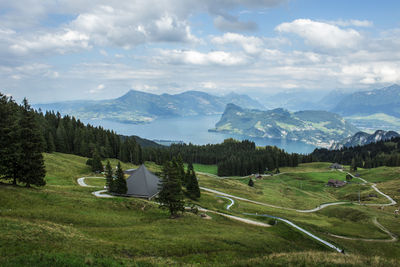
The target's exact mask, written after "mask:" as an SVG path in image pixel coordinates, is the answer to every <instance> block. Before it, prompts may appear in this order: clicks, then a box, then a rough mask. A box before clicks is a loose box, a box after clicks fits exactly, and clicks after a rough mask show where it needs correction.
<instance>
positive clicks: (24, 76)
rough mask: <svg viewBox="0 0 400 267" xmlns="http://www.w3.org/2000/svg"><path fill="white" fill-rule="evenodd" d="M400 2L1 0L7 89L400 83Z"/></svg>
mask: <svg viewBox="0 0 400 267" xmlns="http://www.w3.org/2000/svg"><path fill="white" fill-rule="evenodd" d="M399 12H400V1H397V0H393V1H389V0H380V1H377V0H374V1H372V0H335V1H322V0H127V1H120V0H98V1H95V0H53V1H51V0H15V1H8V0H0V81H1V83H0V84H1V85H0V92H2V93H5V94H9V95H12V96H13V97H14V98H16V99H17V100H20V99H21V98H22V97H24V96H26V97H28V99H30V101H31V102H33V103H38V102H41V103H44V102H51V101H59V100H73V99H106V98H113V97H117V96H120V95H122V94H123V93H125V92H127V91H128V90H130V89H136V90H141V91H146V92H151V93H178V92H182V91H186V90H201V91H206V92H211V93H215V94H224V93H228V92H231V91H234V92H238V93H248V94H250V95H255V94H260V95H261V94H266V93H272V92H280V91H288V90H303V89H311V90H325V91H329V90H332V89H342V90H354V89H366V88H378V87H382V86H385V85H390V84H393V83H400V49H399V48H400V17H399Z"/></svg>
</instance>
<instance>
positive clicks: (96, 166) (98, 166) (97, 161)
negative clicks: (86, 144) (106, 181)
mask: <svg viewBox="0 0 400 267" xmlns="http://www.w3.org/2000/svg"><path fill="white" fill-rule="evenodd" d="M91 164H92V171H93V172H103V171H104V169H103V164H102V163H101V158H100V154H99V152H98V151H97V149H95V150H94V152H93V158H92V162H91Z"/></svg>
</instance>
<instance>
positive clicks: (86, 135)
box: [0, 93, 143, 186]
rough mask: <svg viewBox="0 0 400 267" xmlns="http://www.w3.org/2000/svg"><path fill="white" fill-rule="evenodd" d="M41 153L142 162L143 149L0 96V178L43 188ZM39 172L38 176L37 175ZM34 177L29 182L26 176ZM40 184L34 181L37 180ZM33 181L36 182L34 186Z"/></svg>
mask: <svg viewBox="0 0 400 267" xmlns="http://www.w3.org/2000/svg"><path fill="white" fill-rule="evenodd" d="M42 152H48V153H52V152H62V153H68V154H75V155H79V156H85V157H89V158H91V157H92V156H93V155H94V154H99V155H100V156H101V157H102V158H116V159H119V160H121V161H124V162H131V163H134V164H140V163H142V162H143V158H142V148H141V146H140V145H139V144H138V143H137V142H136V139H135V137H126V136H120V135H117V134H116V133H115V132H113V131H110V130H105V129H103V128H101V127H93V126H91V125H85V124H83V123H82V122H81V121H80V120H76V119H75V118H74V117H70V116H63V117H62V116H61V115H60V113H54V112H46V113H45V114H43V113H42V112H41V111H35V110H34V109H32V108H31V107H30V105H29V104H28V101H27V100H26V99H24V101H23V104H22V105H18V104H17V103H16V102H15V101H14V100H13V99H12V98H11V97H7V96H5V95H2V94H1V93H0V178H2V179H12V180H13V183H14V184H15V183H16V182H17V181H19V182H25V183H26V184H27V185H28V186H29V185H30V184H36V185H43V183H44V181H43V177H44V175H45V170H44V167H43V158H42V156H41V153H42ZM35 173H36V174H35ZM30 175H31V176H32V179H31V180H30V182H26V181H24V179H25V178H24V177H28V176H30ZM33 176H35V177H42V178H38V179H39V181H35V179H36V178H35V179H34V177H33ZM32 182H33V183H32Z"/></svg>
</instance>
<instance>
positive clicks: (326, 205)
mask: <svg viewBox="0 0 400 267" xmlns="http://www.w3.org/2000/svg"><path fill="white" fill-rule="evenodd" d="M200 189H202V190H204V191H207V192H210V193H213V194H217V195H220V196H224V197H228V198H233V199H237V200H242V201H246V202H249V203H253V204H257V205H261V206H266V207H271V208H276V209H282V210H291V211H296V212H303V213H311V212H316V211H319V210H321V209H323V208H326V207H329V206H334V205H343V204H349V203H351V202H334V203H326V204H321V205H319V206H318V207H316V208H314V209H309V210H297V209H293V208H287V207H281V206H276V205H272V204H267V203H263V202H259V201H254V200H251V199H247V198H243V197H238V196H234V195H230V194H227V193H224V192H221V191H218V190H214V189H210V188H207V187H203V186H200Z"/></svg>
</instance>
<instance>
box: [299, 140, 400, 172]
mask: <svg viewBox="0 0 400 267" xmlns="http://www.w3.org/2000/svg"><path fill="white" fill-rule="evenodd" d="M302 161H303V162H312V161H314V162H315V161H326V162H337V163H340V164H344V165H350V166H351V167H352V168H353V169H354V167H355V168H357V167H359V168H360V167H361V168H376V167H380V166H389V167H394V166H400V138H398V137H397V138H393V139H391V140H388V141H379V142H376V143H371V144H367V145H364V146H355V147H349V148H346V147H345V148H342V149H340V150H328V149H324V148H319V149H315V150H314V151H313V152H312V153H311V154H310V155H308V156H305V157H303V160H302Z"/></svg>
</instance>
